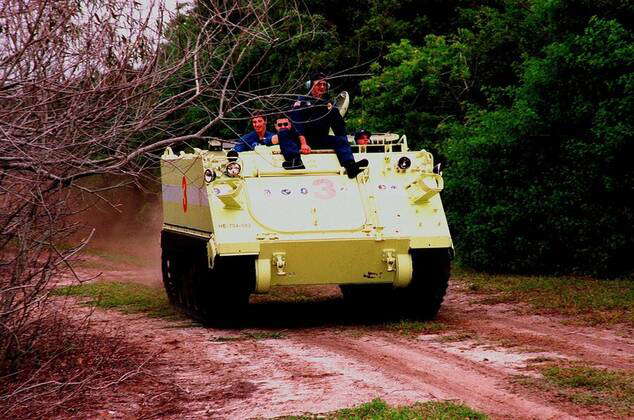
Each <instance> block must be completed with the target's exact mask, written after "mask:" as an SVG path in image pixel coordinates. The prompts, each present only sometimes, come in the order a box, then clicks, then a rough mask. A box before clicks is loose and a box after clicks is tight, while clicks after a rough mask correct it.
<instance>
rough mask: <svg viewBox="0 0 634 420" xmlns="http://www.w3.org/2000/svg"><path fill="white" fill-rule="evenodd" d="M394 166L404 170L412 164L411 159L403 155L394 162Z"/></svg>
mask: <svg viewBox="0 0 634 420" xmlns="http://www.w3.org/2000/svg"><path fill="white" fill-rule="evenodd" d="M396 166H397V167H398V169H400V170H402V171H404V170H406V169H407V168H409V167H410V166H412V161H411V159H410V158H408V157H407V156H403V157H401V158H400V159H399V160H398V163H397V164H396Z"/></svg>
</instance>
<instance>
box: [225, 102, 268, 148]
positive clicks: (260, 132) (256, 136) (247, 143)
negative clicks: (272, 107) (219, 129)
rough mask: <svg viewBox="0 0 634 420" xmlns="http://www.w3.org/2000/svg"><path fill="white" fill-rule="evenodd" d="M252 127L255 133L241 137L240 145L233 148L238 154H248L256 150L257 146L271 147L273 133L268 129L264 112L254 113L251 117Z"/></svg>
mask: <svg viewBox="0 0 634 420" xmlns="http://www.w3.org/2000/svg"><path fill="white" fill-rule="evenodd" d="M251 126H253V131H251V132H250V133H247V134H245V135H244V136H242V137H240V139H239V140H238V143H237V144H236V145H235V146H234V147H233V150H235V151H236V152H246V151H249V150H253V149H255V146H258V145H262V144H263V145H266V146H270V145H271V144H272V143H271V138H272V137H273V133H271V132H270V131H267V129H266V115H264V113H263V112H259V111H258V112H254V113H253V114H252V115H251Z"/></svg>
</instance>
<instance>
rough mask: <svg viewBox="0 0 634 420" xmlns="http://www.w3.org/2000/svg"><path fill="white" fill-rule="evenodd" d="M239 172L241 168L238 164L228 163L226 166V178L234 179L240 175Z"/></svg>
mask: <svg viewBox="0 0 634 420" xmlns="http://www.w3.org/2000/svg"><path fill="white" fill-rule="evenodd" d="M241 170H242V166H240V164H239V163H238V162H230V163H228V164H227V168H226V169H225V173H226V174H227V176H230V177H236V176H238V175H240V171H241Z"/></svg>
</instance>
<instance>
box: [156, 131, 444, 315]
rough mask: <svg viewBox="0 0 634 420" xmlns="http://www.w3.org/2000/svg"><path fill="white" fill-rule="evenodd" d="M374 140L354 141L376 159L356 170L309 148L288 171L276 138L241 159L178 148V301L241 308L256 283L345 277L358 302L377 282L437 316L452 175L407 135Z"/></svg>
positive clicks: (383, 290)
mask: <svg viewBox="0 0 634 420" xmlns="http://www.w3.org/2000/svg"><path fill="white" fill-rule="evenodd" d="M374 141H375V142H376V144H373V145H369V146H353V148H357V149H359V148H361V149H362V150H357V152H358V153H356V156H355V157H356V158H366V159H368V160H369V162H370V164H369V166H368V168H367V169H366V170H365V172H363V173H362V174H360V175H359V176H358V177H357V178H355V179H349V178H348V177H347V176H346V175H345V174H344V172H343V169H342V168H341V166H340V165H339V163H338V161H337V158H336V156H335V154H334V153H329V152H325V153H313V154H310V155H304V156H303V161H304V164H305V166H306V169H304V170H290V171H289V170H284V169H282V165H281V164H282V160H283V158H282V155H281V154H279V149H278V148H277V147H264V146H262V147H257V148H256V150H255V151H250V152H243V153H241V154H240V155H239V156H238V157H237V159H236V160H235V161H233V162H230V160H229V158H227V156H226V154H225V152H222V151H219V152H212V151H203V150H198V149H196V150H195V151H193V152H192V153H181V154H180V155H178V156H177V155H174V154H173V153H172V152H171V150H169V149H168V150H167V151H166V152H165V154H164V155H163V157H162V161H161V177H162V183H163V212H164V226H163V236H162V248H163V276H164V282H165V286H166V290H167V292H168V296H169V297H170V300H171V301H172V303H174V304H175V305H177V306H179V307H180V308H182V309H183V310H185V311H186V312H188V313H189V314H191V315H192V316H194V317H196V318H200V319H218V318H224V317H229V316H231V315H236V313H237V314H239V312H240V311H241V310H243V309H244V305H245V304H246V303H247V302H248V296H249V294H250V293H267V292H268V291H269V290H270V289H271V288H272V287H277V286H288V285H323V284H338V285H341V286H342V291H343V292H344V296H345V297H346V298H347V299H350V300H353V301H356V302H357V303H360V304H363V300H364V299H365V298H366V297H368V296H369V294H372V293H374V294H377V293H379V294H380V295H381V296H383V297H384V298H385V299H386V300H394V301H395V302H397V303H398V305H397V306H399V307H400V308H401V309H403V310H405V312H407V313H408V314H410V315H415V316H420V317H426V318H429V317H433V316H434V315H435V314H436V312H437V311H438V308H439V306H440V303H441V302H442V298H443V296H444V293H445V290H446V287H447V279H448V277H449V260H450V256H451V254H452V242H451V237H450V234H449V229H448V227H447V221H446V218H445V214H444V210H443V207H442V202H441V199H440V195H439V194H438V193H439V192H440V191H441V190H442V185H443V182H442V178H441V176H440V175H438V174H436V173H434V172H433V171H432V168H433V161H432V156H431V154H429V153H427V152H425V151H418V152H417V151H408V150H407V142H406V139H405V138H404V137H402V138H400V139H398V137H397V136H394V135H385V136H378V137H377V136H375V140H374ZM233 159H234V158H232V160H233ZM236 171H238V173H236ZM229 175H234V176H229ZM377 285H378V286H377Z"/></svg>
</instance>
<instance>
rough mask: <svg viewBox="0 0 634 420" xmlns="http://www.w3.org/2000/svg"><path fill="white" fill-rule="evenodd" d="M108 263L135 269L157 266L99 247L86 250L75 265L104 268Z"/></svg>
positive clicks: (146, 260) (137, 257) (154, 262)
mask: <svg viewBox="0 0 634 420" xmlns="http://www.w3.org/2000/svg"><path fill="white" fill-rule="evenodd" d="M82 256H86V258H82ZM88 256H93V257H97V258H98V260H97V261H94V260H91V259H90V258H88ZM106 263H114V264H115V265H124V266H125V265H128V266H134V267H152V266H155V265H156V264H157V262H156V261H154V260H148V259H147V258H146V257H142V256H140V255H134V254H133V253H120V252H116V251H115V250H113V249H104V248H97V247H86V248H84V249H83V250H82V251H81V254H80V256H79V259H78V260H77V262H76V263H75V264H77V266H78V267H80V268H103V267H104V265H106Z"/></svg>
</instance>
